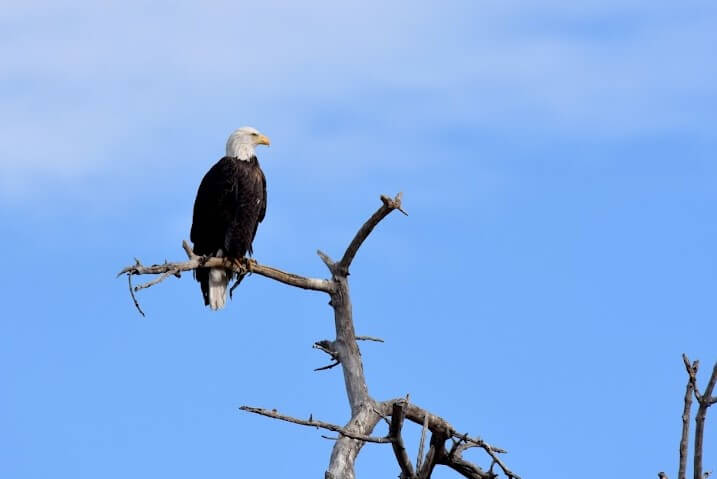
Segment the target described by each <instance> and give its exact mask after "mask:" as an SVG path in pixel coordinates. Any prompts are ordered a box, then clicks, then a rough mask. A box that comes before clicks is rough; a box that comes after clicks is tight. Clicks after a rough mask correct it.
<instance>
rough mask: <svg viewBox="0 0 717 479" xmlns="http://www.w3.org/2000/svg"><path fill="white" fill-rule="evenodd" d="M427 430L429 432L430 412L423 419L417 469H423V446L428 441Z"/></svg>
mask: <svg viewBox="0 0 717 479" xmlns="http://www.w3.org/2000/svg"><path fill="white" fill-rule="evenodd" d="M426 432H428V414H426V417H425V418H424V419H423V429H421V442H420V443H419V444H418V456H417V457H416V470H417V471H420V470H421V460H423V446H424V445H425V443H426Z"/></svg>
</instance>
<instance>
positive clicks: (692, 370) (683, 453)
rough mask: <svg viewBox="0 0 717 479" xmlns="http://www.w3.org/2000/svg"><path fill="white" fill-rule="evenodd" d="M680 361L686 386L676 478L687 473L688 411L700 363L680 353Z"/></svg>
mask: <svg viewBox="0 0 717 479" xmlns="http://www.w3.org/2000/svg"><path fill="white" fill-rule="evenodd" d="M682 362H684V363H685V369H686V370H687V375H688V376H689V377H688V379H687V387H686V388H685V407H684V409H683V410H682V437H681V438H680V468H679V471H678V473H677V479H686V474H687V451H688V447H689V435H690V412H691V411H692V394H693V393H694V390H695V384H696V381H697V368H698V367H699V365H700V362H699V361H695V362H694V363H690V360H689V358H688V357H687V355H686V354H683V355H682Z"/></svg>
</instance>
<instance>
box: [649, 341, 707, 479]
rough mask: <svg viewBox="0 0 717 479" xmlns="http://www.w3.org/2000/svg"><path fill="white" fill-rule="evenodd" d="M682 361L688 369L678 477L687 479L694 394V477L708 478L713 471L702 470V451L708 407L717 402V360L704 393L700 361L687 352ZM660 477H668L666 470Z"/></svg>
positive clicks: (695, 478)
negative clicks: (699, 377) (716, 391)
mask: <svg viewBox="0 0 717 479" xmlns="http://www.w3.org/2000/svg"><path fill="white" fill-rule="evenodd" d="M682 362H684V363H685V370H686V371H687V387H686V388H685V405H684V408H683V410H682V436H681V437H680V465H679V469H678V472H677V477H678V479H686V476H687V456H688V451H689V436H690V415H691V413H692V396H694V398H695V399H696V400H697V404H698V406H697V415H696V416H695V446H694V448H695V449H694V454H693V466H692V469H693V478H694V479H707V478H708V477H709V476H710V475H711V474H712V471H707V472H702V453H703V445H704V437H705V420H706V418H707V409H708V408H709V407H710V406H711V405H713V404H715V403H717V396H713V395H712V393H713V391H714V388H715V385H716V384H717V362H716V363H715V365H714V367H713V368H712V375H711V376H710V379H709V381H707V387H706V388H705V391H704V393H702V394H700V390H699V388H698V387H697V370H698V369H699V367H700V362H699V361H694V362H690V359H689V358H688V357H687V355H686V354H683V355H682ZM658 477H660V479H667V475H666V474H665V473H664V472H660V473H658Z"/></svg>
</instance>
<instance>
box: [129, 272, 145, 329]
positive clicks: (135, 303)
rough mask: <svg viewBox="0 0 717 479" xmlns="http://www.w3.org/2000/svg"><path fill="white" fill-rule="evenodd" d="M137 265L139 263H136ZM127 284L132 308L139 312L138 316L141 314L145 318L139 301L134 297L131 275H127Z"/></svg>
mask: <svg viewBox="0 0 717 479" xmlns="http://www.w3.org/2000/svg"><path fill="white" fill-rule="evenodd" d="M137 262H138V263H139V261H137ZM127 283H129V295H130V296H131V297H132V301H134V307H135V308H137V311H139V314H141V315H142V316H143V317H146V316H145V315H144V311H142V308H140V307H139V301H137V298H136V297H135V295H134V288H132V275H131V274H128V275H127Z"/></svg>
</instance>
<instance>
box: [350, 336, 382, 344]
mask: <svg viewBox="0 0 717 479" xmlns="http://www.w3.org/2000/svg"><path fill="white" fill-rule="evenodd" d="M356 341H375V342H377V343H385V341H384V340H383V339H381V338H374V337H373V336H356Z"/></svg>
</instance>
